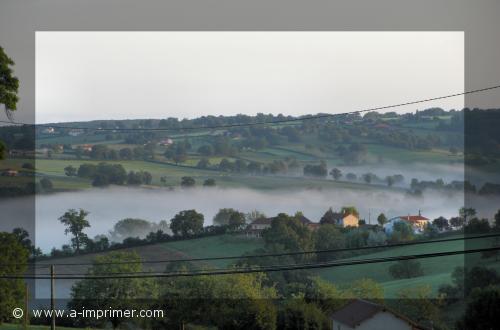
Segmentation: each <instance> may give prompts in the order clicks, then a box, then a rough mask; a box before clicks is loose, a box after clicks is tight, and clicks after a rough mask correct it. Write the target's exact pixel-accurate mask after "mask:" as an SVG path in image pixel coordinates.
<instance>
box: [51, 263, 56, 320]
mask: <svg viewBox="0 0 500 330" xmlns="http://www.w3.org/2000/svg"><path fill="white" fill-rule="evenodd" d="M54 291H55V278H54V265H50V309H51V311H52V323H51V324H50V330H56V312H55V304H54Z"/></svg>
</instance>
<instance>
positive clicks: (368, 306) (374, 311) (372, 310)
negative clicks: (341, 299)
mask: <svg viewBox="0 0 500 330" xmlns="http://www.w3.org/2000/svg"><path fill="white" fill-rule="evenodd" d="M330 321H331V324H332V329H333V330H354V329H356V330H425V328H423V327H421V326H419V325H418V324H417V323H415V322H414V321H412V320H410V319H409V318H407V317H406V316H404V315H401V314H399V313H397V312H395V311H392V310H390V309H389V308H387V307H386V306H383V305H379V304H376V303H373V302H370V301H367V300H362V299H355V300H353V301H351V302H350V303H348V304H347V305H345V306H344V307H342V308H341V309H339V310H337V311H336V312H335V313H333V314H331V315H330Z"/></svg>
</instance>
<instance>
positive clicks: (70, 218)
mask: <svg viewBox="0 0 500 330" xmlns="http://www.w3.org/2000/svg"><path fill="white" fill-rule="evenodd" d="M88 214H89V213H88V212H87V211H85V210H82V209H80V210H79V211H76V210H74V209H69V210H68V211H67V212H66V213H64V214H63V215H62V216H61V217H60V218H59V221H60V222H61V223H62V224H63V225H65V226H66V227H67V228H66V229H65V230H64V233H65V234H66V235H67V234H68V233H70V234H71V235H73V238H72V239H71V244H72V245H73V248H74V249H75V251H76V253H79V252H80V248H81V246H82V245H83V244H84V243H85V241H86V240H87V234H85V233H84V232H83V230H84V229H85V228H88V227H90V224H89V222H88V221H87V219H86V217H87V215H88Z"/></svg>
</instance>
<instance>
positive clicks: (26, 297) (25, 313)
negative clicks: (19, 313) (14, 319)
mask: <svg viewBox="0 0 500 330" xmlns="http://www.w3.org/2000/svg"><path fill="white" fill-rule="evenodd" d="M24 285H25V287H24V329H28V317H29V316H28V315H29V313H28V297H29V293H28V283H27V282H25V283H24Z"/></svg>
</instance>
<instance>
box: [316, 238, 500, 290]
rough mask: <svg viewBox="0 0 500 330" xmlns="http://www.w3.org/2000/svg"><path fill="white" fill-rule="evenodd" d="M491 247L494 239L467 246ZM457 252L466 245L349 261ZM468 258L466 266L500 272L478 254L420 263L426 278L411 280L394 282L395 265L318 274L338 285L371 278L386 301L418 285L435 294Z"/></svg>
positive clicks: (393, 251) (409, 249) (377, 254)
mask: <svg viewBox="0 0 500 330" xmlns="http://www.w3.org/2000/svg"><path fill="white" fill-rule="evenodd" d="M456 237H459V236H456ZM450 238H452V237H450ZM490 246H491V239H479V240H474V241H472V240H471V241H468V242H467V243H466V249H474V248H476V249H477V248H484V247H490ZM457 250H464V242H463V241H452V242H437V243H432V244H422V245H413V246H404V247H396V248H391V249H388V250H385V251H380V252H375V253H370V254H366V255H362V256H358V257H354V258H349V259H346V260H356V259H365V258H382V257H392V256H398V255H413V254H426V253H435V252H446V251H457ZM465 258H467V266H472V265H475V264H483V265H484V264H485V263H488V265H489V266H491V267H494V268H499V269H500V262H493V261H491V260H485V259H481V258H480V255H477V254H469V255H467V257H465V255H463V254H460V255H453V256H444V257H434V258H427V259H419V262H420V263H421V265H422V268H423V271H424V276H420V277H415V278H410V279H397V280H395V279H393V278H392V277H391V275H390V274H389V271H388V269H389V267H390V265H391V264H392V263H391V262H386V263H375V264H364V265H352V266H345V267H337V268H325V269H321V270H318V271H316V273H317V274H318V275H320V276H321V277H322V278H324V279H326V280H328V281H331V282H333V283H338V284H344V283H349V282H351V281H353V280H356V279H362V278H370V279H373V280H375V281H376V282H378V283H380V284H382V286H383V288H384V292H385V296H386V297H387V298H393V297H395V296H396V295H397V293H398V291H400V290H401V289H403V288H407V287H414V286H417V285H430V286H431V288H432V289H433V291H434V293H436V292H437V289H438V288H439V286H440V285H441V284H444V283H450V281H451V273H452V272H453V270H454V269H455V267H458V266H464V265H465V260H466V259H465Z"/></svg>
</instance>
